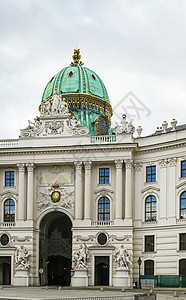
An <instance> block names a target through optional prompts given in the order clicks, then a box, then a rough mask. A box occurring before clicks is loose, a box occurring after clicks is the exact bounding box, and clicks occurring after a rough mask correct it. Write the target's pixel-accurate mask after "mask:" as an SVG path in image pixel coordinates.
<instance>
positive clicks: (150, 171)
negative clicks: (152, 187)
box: [146, 166, 156, 182]
mask: <svg viewBox="0 0 186 300" xmlns="http://www.w3.org/2000/svg"><path fill="white" fill-rule="evenodd" d="M154 181H156V166H151V167H146V182H154Z"/></svg>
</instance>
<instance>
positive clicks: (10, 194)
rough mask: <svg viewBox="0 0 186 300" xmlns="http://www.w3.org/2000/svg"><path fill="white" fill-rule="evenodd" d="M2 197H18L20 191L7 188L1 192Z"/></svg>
mask: <svg viewBox="0 0 186 300" xmlns="http://www.w3.org/2000/svg"><path fill="white" fill-rule="evenodd" d="M0 195H1V197H2V199H3V200H4V199H8V198H14V199H15V198H16V196H18V193H15V192H14V191H11V190H7V191H5V192H3V193H1V194H0Z"/></svg>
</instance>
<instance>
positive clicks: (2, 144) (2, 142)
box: [0, 139, 19, 148]
mask: <svg viewBox="0 0 186 300" xmlns="http://www.w3.org/2000/svg"><path fill="white" fill-rule="evenodd" d="M16 146H19V140H17V139H16V140H0V148H5V147H16Z"/></svg>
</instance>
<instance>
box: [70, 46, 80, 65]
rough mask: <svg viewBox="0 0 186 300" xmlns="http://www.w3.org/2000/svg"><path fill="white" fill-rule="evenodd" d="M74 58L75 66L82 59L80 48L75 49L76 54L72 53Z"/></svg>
mask: <svg viewBox="0 0 186 300" xmlns="http://www.w3.org/2000/svg"><path fill="white" fill-rule="evenodd" d="M72 58H73V61H74V64H75V66H77V65H78V63H79V61H80V59H81V55H80V49H74V54H73V55H72Z"/></svg>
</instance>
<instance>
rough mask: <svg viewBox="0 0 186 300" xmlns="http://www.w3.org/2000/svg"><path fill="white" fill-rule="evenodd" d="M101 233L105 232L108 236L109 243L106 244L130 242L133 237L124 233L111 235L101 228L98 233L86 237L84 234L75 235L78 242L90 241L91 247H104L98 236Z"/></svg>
mask: <svg viewBox="0 0 186 300" xmlns="http://www.w3.org/2000/svg"><path fill="white" fill-rule="evenodd" d="M100 233H104V234H105V235H106V236H107V243H106V244H105V245H104V247H105V246H113V243H114V242H123V241H127V242H129V241H130V240H131V239H132V235H123V236H117V235H114V234H111V235H109V234H108V233H107V232H106V231H105V230H99V231H98V232H97V234H96V235H88V236H86V237H84V236H82V235H75V236H74V241H76V242H90V243H91V247H95V246H96V247H102V246H101V245H100V244H99V243H98V241H97V238H98V236H99V234H100Z"/></svg>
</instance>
